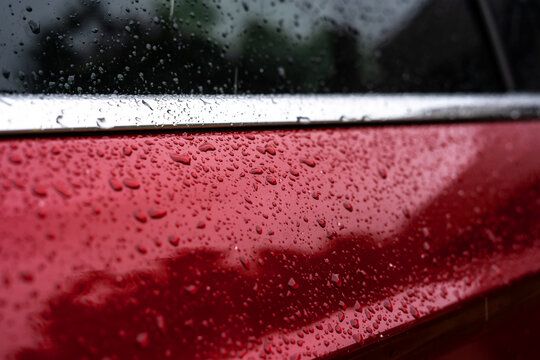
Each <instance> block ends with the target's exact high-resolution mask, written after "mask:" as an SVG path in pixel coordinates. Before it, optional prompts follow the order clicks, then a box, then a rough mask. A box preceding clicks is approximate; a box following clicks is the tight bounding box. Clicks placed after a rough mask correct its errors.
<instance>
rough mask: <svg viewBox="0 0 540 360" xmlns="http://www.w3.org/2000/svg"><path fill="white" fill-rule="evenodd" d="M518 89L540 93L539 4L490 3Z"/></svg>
mask: <svg viewBox="0 0 540 360" xmlns="http://www.w3.org/2000/svg"><path fill="white" fill-rule="evenodd" d="M490 6H491V7H492V11H493V13H494V16H495V20H496V22H497V25H498V29H499V33H500V37H501V39H502V42H503V44H504V46H505V48H506V53H507V54H508V59H509V62H510V66H511V70H512V73H513V75H514V78H515V82H516V85H517V87H518V89H521V90H533V91H538V90H540V1H538V0H492V1H491V2H490Z"/></svg>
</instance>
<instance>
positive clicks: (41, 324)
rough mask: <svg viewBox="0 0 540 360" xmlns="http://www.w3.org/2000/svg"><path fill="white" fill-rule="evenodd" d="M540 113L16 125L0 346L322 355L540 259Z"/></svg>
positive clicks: (31, 351) (449, 303)
mask: <svg viewBox="0 0 540 360" xmlns="http://www.w3.org/2000/svg"><path fill="white" fill-rule="evenodd" d="M539 138H540V123H538V122H534V121H516V122H507V123H505V122H499V123H476V124H451V125H450V124H432V125H428V124H426V125H411V126H385V127H337V128H311V129H268V130H258V131H256V132H255V131H249V130H233V131H221V132H212V133H208V132H207V133H199V132H197V131H193V132H186V133H182V132H179V131H177V132H170V133H168V134H159V133H149V134H138V135H137V134H118V135H109V136H86V137H82V136H57V135H56V136H48V137H40V138H37V137H25V138H13V137H12V138H3V139H2V140H1V142H0V204H1V209H2V210H1V214H2V221H1V222H0V239H1V242H0V276H1V278H2V284H1V285H0V286H1V288H2V291H1V292H0V339H2V340H1V341H0V356H2V357H12V358H23V359H32V358H51V359H53V358H54V359H56V358H98V359H104V358H109V359H116V358H118V359H122V358H201V359H206V358H219V359H226V358H246V359H249V358H259V357H261V358H272V359H273V358H276V359H282V358H288V359H297V358H314V357H317V356H323V355H332V354H334V353H336V352H339V351H343V350H344V349H349V350H351V351H353V350H361V349H364V348H365V349H368V348H369V347H370V345H371V346H373V345H374V344H377V343H380V342H382V341H384V340H385V339H386V338H388V337H389V336H392V335H394V334H397V333H400V332H403V331H406V330H407V329H412V328H414V327H415V325H416V324H418V323H419V322H422V321H425V320H429V319H436V318H437V317H438V316H439V315H440V314H442V313H443V312H444V311H445V310H447V309H449V308H451V307H456V306H457V307H459V306H460V304H461V303H463V302H465V301H467V300H470V299H473V298H477V297H479V296H482V295H483V294H485V293H486V292H488V291H491V290H493V289H496V288H501V287H504V286H506V285H509V284H513V283H514V282H515V281H517V280H519V279H522V278H523V277H525V276H527V275H532V274H536V273H538V271H539V270H540V261H539V259H540V242H539V239H540V236H539V235H540V234H539V232H540V223H539V222H538V218H539V215H540V187H539V185H540V183H539V182H540V162H539V161H538V153H539V151H540V141H539V140H538V139H539Z"/></svg>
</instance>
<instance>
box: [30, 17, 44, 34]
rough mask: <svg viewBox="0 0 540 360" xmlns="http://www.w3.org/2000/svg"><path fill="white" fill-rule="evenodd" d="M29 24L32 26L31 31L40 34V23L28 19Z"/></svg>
mask: <svg viewBox="0 0 540 360" xmlns="http://www.w3.org/2000/svg"><path fill="white" fill-rule="evenodd" d="M28 26H29V27H30V31H32V32H33V33H34V34H36V35H37V34H39V32H40V31H41V28H40V26H39V24H38V23H36V22H35V21H33V20H30V21H28Z"/></svg>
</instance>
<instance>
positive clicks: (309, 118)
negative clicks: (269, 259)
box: [0, 93, 540, 134]
mask: <svg viewBox="0 0 540 360" xmlns="http://www.w3.org/2000/svg"><path fill="white" fill-rule="evenodd" d="M535 117H540V94H525V93H517V94H516V93H514V94H500V95H467V94H462V95H442V94H435V95H433V94H430V95H417V94H403V95H382V94H380V95H244V96H236V95H202V96H195V95H166V96H135V95H110V96H109V95H100V96H90V95H80V96H78V95H0V134H16V133H33V132H73V131H75V132H80V131H112V130H143V129H181V128H208V127H237V126H285V125H311V124H338V123H345V124H357V123H366V124H377V123H387V122H392V123H396V122H397V123H401V122H414V121H417V122H424V121H427V122H439V121H442V122H447V121H475V120H486V119H523V118H535Z"/></svg>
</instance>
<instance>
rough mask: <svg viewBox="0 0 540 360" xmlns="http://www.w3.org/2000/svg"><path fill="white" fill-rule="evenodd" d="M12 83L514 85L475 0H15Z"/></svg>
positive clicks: (64, 88)
mask: <svg viewBox="0 0 540 360" xmlns="http://www.w3.org/2000/svg"><path fill="white" fill-rule="evenodd" d="M0 8H1V11H0V69H1V72H2V74H1V75H0V91H2V92H4V93H6V92H8V93H10V92H14V93H68V94H164V93H170V94H255V93H262V94H274V93H349V92H493V91H500V90H502V84H501V81H500V79H499V77H498V74H497V69H496V65H495V62H494V61H493V58H492V54H491V53H490V49H489V45H488V44H487V42H486V41H485V38H484V36H483V34H482V29H481V25H479V22H478V21H477V19H476V15H475V11H474V9H473V7H471V4H470V2H469V1H466V0H452V1H435V0H389V1H380V0H365V1H357V0H342V1H324V0H303V1H295V0H293V1H290V0H197V1H193V0H166V1H165V0H114V1H113V0H109V1H105V0H103V1H100V0H48V1H43V0H5V1H2V4H1V5H0Z"/></svg>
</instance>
